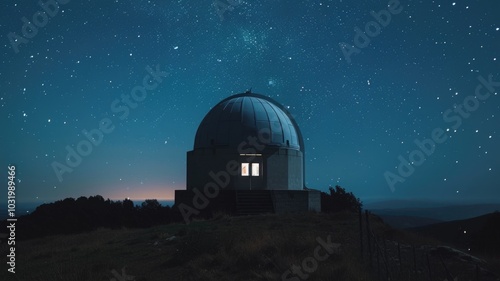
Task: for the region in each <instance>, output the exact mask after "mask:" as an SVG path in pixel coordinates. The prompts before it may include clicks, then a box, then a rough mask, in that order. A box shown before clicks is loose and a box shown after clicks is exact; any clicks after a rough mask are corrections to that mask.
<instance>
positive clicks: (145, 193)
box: [103, 185, 186, 201]
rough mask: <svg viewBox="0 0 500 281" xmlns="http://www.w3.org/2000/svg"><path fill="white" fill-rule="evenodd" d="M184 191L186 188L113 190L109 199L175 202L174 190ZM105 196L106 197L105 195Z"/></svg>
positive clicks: (143, 187)
mask: <svg viewBox="0 0 500 281" xmlns="http://www.w3.org/2000/svg"><path fill="white" fill-rule="evenodd" d="M179 189H180V190H184V189H186V187H177V186H175V187H172V186H158V185H155V186H147V187H145V186H141V187H137V188H133V189H129V190H127V189H124V188H119V190H116V189H115V190H113V191H112V192H111V193H110V194H108V196H107V197H109V199H110V200H113V201H117V200H124V199H125V198H129V199H130V200H132V201H144V200H146V199H157V200H174V197H175V196H174V190H179ZM103 196H104V195H103Z"/></svg>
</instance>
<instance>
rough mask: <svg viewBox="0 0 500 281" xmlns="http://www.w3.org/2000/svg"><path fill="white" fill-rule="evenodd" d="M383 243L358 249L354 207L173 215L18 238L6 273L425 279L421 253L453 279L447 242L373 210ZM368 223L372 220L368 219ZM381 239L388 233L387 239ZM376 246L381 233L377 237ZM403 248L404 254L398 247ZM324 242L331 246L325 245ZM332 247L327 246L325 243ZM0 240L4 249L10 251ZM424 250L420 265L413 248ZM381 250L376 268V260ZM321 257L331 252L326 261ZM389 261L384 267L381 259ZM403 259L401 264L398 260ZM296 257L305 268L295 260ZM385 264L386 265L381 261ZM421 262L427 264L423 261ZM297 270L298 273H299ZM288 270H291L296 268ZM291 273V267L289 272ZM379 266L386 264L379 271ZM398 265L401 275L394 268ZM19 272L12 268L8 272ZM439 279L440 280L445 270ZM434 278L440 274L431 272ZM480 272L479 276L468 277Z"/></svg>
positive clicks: (460, 264) (32, 276)
mask: <svg viewBox="0 0 500 281" xmlns="http://www.w3.org/2000/svg"><path fill="white" fill-rule="evenodd" d="M370 224H371V229H372V231H373V234H374V235H375V237H377V238H378V239H379V240H378V243H379V244H378V245H379V246H380V245H382V243H381V241H384V245H385V244H386V243H387V245H385V247H384V249H386V253H384V254H383V255H382V254H381V253H383V251H382V252H379V253H378V254H376V251H374V252H373V253H372V254H373V256H372V259H371V261H372V262H371V265H372V267H370V260H369V255H368V251H367V244H366V242H367V241H366V240H365V241H364V249H365V251H364V253H363V258H362V257H361V248H360V247H361V245H360V239H359V237H360V236H359V217H358V214H356V213H352V212H347V211H345V212H339V213H334V214H322V213H307V214H297V215H292V214H287V215H259V216H246V217H230V216H227V215H225V214H222V213H221V214H217V215H216V216H215V217H214V218H213V219H211V220H195V221H193V222H192V223H190V224H188V225H185V224H180V223H171V224H166V225H157V226H153V227H150V228H142V229H129V228H120V229H102V228H100V229H98V230H94V231H90V232H86V233H80V234H72V235H55V236H47V237H44V238H36V239H30V240H26V241H19V243H18V244H17V245H16V246H17V253H18V254H17V259H16V264H17V267H16V272H17V273H16V277H17V279H6V277H5V276H6V274H8V273H6V271H3V272H2V273H0V277H1V279H2V280H29V281H37V280H43V281H46V280H47V281H48V280H50V281H56V280H61V281H62V280H65V281H66V280H75V281H84V280H85V281H86V280H93V281H95V280H113V278H114V279H115V280H136V281H146V280H294V281H296V280H303V279H304V278H303V277H306V276H305V275H304V276H300V274H295V273H293V272H302V273H303V274H306V275H307V280H336V281H337V280H376V279H377V276H378V274H382V276H384V271H385V270H387V271H389V274H391V275H392V277H394V278H397V280H428V278H426V274H427V273H426V271H425V266H424V263H423V262H421V261H420V256H422V255H423V254H425V253H427V254H429V255H430V263H431V264H430V268H432V274H433V276H434V277H435V278H438V277H439V278H440V279H436V280H443V279H444V278H446V272H445V271H444V270H443V266H442V265H441V264H440V261H439V260H438V259H437V258H435V257H434V254H435V253H437V252H439V251H437V250H439V248H437V247H436V246H438V245H441V242H438V241H437V240H433V239H427V238H422V237H420V236H418V235H414V234H412V233H408V232H403V231H400V230H394V229H392V228H391V227H389V226H387V225H386V224H384V223H383V221H382V220H381V219H380V218H378V217H376V216H371V217H370ZM363 227H366V225H365V224H363ZM382 239H383V240H382ZM371 242H372V248H373V247H375V246H374V245H375V240H371ZM396 244H397V245H398V246H399V247H400V248H401V254H400V255H401V256H403V257H401V259H400V260H398V255H397V252H395V251H393V249H395V248H393V247H392V245H396ZM325 245H326V246H325ZM328 245H330V246H328ZM6 247H7V246H6V244H2V245H1V248H2V251H5V250H6ZM412 247H413V249H414V251H416V253H417V254H416V256H418V259H417V264H418V267H419V268H418V269H417V271H414V269H413V266H412V262H411V258H410V257H411V254H410V253H411V249H412ZM376 257H378V258H380V260H379V261H378V266H377V258H376ZM323 259H324V260H323ZM384 261H386V263H387V265H388V266H387V267H385V266H383V265H384ZM400 261H401V262H400ZM444 262H445V264H446V265H447V267H446V268H447V270H449V271H450V272H451V274H452V275H454V276H459V278H460V279H459V280H469V279H466V278H472V277H473V276H474V271H473V270H472V271H471V270H469V268H473V267H471V266H472V265H473V263H471V262H470V261H464V260H462V259H455V258H453V257H449V258H445V260H444ZM294 265H296V266H298V267H295V269H294V267H293V266H294ZM381 265H382V266H381ZM421 266H424V267H423V268H424V269H422V270H421V269H420V267H421ZM480 266H481V267H480V270H481V277H482V279H481V280H496V279H494V278H496V277H494V275H492V273H490V272H489V270H491V267H493V265H492V264H490V263H488V262H484V263H483V262H482V263H481V265H480ZM297 268H299V269H300V270H301V271H297ZM289 270H290V272H287V271H289ZM292 271H293V272H292ZM381 271H382V272H381ZM396 273H397V275H395V274H396ZM7 277H8V278H12V277H13V276H12V275H10V274H9V275H7ZM441 277H442V278H441ZM433 280H434V279H433ZM471 280H473V279H471Z"/></svg>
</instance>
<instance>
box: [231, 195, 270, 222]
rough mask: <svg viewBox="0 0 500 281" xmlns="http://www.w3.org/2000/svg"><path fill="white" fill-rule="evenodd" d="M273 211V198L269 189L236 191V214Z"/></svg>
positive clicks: (255, 213)
mask: <svg viewBox="0 0 500 281" xmlns="http://www.w3.org/2000/svg"><path fill="white" fill-rule="evenodd" d="M266 213H274V205H273V199H272V197H271V192H270V191H269V190H238V191H236V215H239V216H247V215H259V214H266Z"/></svg>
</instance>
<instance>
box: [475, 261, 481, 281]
mask: <svg viewBox="0 0 500 281" xmlns="http://www.w3.org/2000/svg"><path fill="white" fill-rule="evenodd" d="M480 273H481V269H480V268H479V264H477V263H476V281H479V280H481V278H480V277H481V276H480Z"/></svg>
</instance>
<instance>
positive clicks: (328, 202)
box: [321, 185, 363, 213]
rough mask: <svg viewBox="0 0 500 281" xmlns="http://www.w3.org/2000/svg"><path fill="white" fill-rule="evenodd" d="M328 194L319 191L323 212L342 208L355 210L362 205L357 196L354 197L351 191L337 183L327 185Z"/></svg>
mask: <svg viewBox="0 0 500 281" xmlns="http://www.w3.org/2000/svg"><path fill="white" fill-rule="evenodd" d="M328 190H329V191H330V194H328V193H325V192H321V211H322V212H324V213H333V212H339V211H343V210H349V211H353V212H357V211H358V209H359V208H360V207H361V206H362V205H363V204H362V203H361V200H359V198H356V196H354V194H352V192H349V193H348V192H346V190H345V189H344V188H342V187H340V186H339V185H337V186H335V188H333V187H329V188H328Z"/></svg>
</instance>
